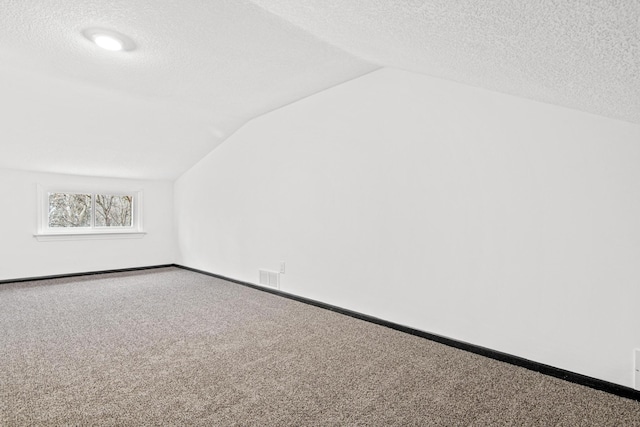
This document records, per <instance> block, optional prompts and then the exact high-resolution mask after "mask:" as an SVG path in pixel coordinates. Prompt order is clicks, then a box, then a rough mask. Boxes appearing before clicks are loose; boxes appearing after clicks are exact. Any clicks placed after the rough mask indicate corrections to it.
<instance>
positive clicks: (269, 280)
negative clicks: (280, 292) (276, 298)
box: [258, 270, 280, 289]
mask: <svg viewBox="0 0 640 427" xmlns="http://www.w3.org/2000/svg"><path fill="white" fill-rule="evenodd" d="M258 275H259V277H258V284H260V285H263V286H269V287H270V288H276V289H279V288H280V274H279V273H278V272H277V271H271V270H258Z"/></svg>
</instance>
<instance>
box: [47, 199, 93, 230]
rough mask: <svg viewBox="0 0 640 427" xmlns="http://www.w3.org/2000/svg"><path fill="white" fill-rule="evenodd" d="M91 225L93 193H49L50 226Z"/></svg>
mask: <svg viewBox="0 0 640 427" xmlns="http://www.w3.org/2000/svg"><path fill="white" fill-rule="evenodd" d="M89 226H91V194H69V193H49V227H89Z"/></svg>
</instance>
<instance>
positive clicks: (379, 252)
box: [174, 69, 640, 386]
mask: <svg viewBox="0 0 640 427" xmlns="http://www.w3.org/2000/svg"><path fill="white" fill-rule="evenodd" d="M639 164H640V127H638V126H637V125H634V124H630V123H626V122H622V121H616V120H612V119H607V118H603V117H599V116H595V115H590V114H586V113H582V112H578V111H573V110H569V109H565V108H561V107H556V106H553V105H548V104H542V103H537V102H533V101H528V100H525V99H520V98H515V97H510V96H507V95H502V94H498V93H492V92H489V91H484V90H481V89H476V88H472V87H468V86H463V85H459V84H456V83H452V82H447V81H442V80H438V79H433V78H429V77H426V76H422V75H417V74H412V73H408V72H403V71H398V70H391V69H383V70H380V71H377V72H374V73H372V74H369V75H367V76H364V77H362V78H360V79H357V80H354V81H352V82H349V83H346V84H344V85H341V86H338V87H336V88H333V89H331V90H328V91H325V92H322V93H320V94H317V95H314V96H312V97H310V98H307V99H304V100H302V101H299V102H298V103H296V104H293V105H290V106H288V107H286V108H283V109H280V110H278V111H275V112H273V113H270V114H268V115H266V116H263V117H261V118H259V119H256V120H254V121H252V122H250V123H249V124H248V125H246V126H245V127H243V128H242V129H240V130H239V131H238V132H237V133H236V134H235V135H233V136H232V137H231V138H230V139H229V140H228V141H227V142H225V143H224V144H223V145H222V146H220V147H219V148H218V149H216V150H215V151H213V152H212V153H211V154H210V155H209V156H207V157H206V158H204V159H203V160H202V161H201V162H199V163H198V164H197V165H196V166H194V167H193V168H192V169H190V170H189V171H188V172H187V173H185V174H184V175H183V176H182V177H181V178H179V179H178V180H177V181H176V183H175V187H174V197H175V205H174V206H175V221H176V229H177V238H178V258H177V259H178V262H179V263H181V264H184V265H187V266H190V267H194V268H199V269H203V270H207V271H211V272H215V273H218V274H222V275H225V276H229V277H232V278H236V279H240V280H245V281H249V282H254V283H255V282H257V270H258V268H270V269H277V268H278V265H279V264H278V263H279V262H280V261H286V274H284V275H282V277H281V289H282V290H284V291H286V292H290V293H294V294H297V295H302V296H305V297H309V298H313V299H316V300H320V301H324V302H327V303H330V304H335V305H338V306H341V307H344V308H348V309H351V310H355V311H359V312H362V313H366V314H369V315H373V316H376V317H380V318H383V319H386V320H389V321H393V322H397V323H400V324H404V325H408V326H411V327H414V328H417V329H421V330H425V331H428V332H432V333H436V334H441V335H444V336H447V337H451V338H455V339H458V340H462V341H467V342H470V343H473V344H476V345H481V346H486V347H489V348H492V349H495V350H499V351H503V352H506V353H510V354H513V355H517V356H521V357H525V358H528V359H531V360H534V361H538V362H541V363H546V364H549V365H552V366H556V367H559V368H563V369H568V370H571V371H574V372H578V373H581V374H585V375H589V376H593V377H596V378H600V379H603V380H607V381H611V382H614V383H618V384H622V385H626V386H632V380H633V360H632V355H633V349H634V348H636V347H638V346H640V314H639V313H638V312H637V311H636V310H635V307H637V303H636V302H637V301H638V300H640V286H638V283H639V282H640V263H639V262H638V259H640V222H639V221H638V218H640V198H639V197H638V194H640V168H638V165H639Z"/></svg>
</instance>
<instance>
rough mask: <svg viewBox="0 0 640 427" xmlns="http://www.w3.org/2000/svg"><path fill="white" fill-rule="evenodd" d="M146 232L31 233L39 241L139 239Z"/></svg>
mask: <svg viewBox="0 0 640 427" xmlns="http://www.w3.org/2000/svg"><path fill="white" fill-rule="evenodd" d="M145 234H147V233H146V232H144V231H109V232H97V233H96V232H91V233H36V234H34V235H33V237H35V238H36V239H37V240H38V241H39V242H52V241H58V240H107V239H141V238H143V237H144V235H145Z"/></svg>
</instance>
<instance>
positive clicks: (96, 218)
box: [48, 193, 133, 228]
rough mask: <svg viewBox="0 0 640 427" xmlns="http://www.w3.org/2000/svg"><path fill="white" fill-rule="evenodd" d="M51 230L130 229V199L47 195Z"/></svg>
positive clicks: (61, 194)
mask: <svg viewBox="0 0 640 427" xmlns="http://www.w3.org/2000/svg"><path fill="white" fill-rule="evenodd" d="M48 208H49V209H48V225H49V227H50V228H60V227H64V228H83V227H84V228H91V227H132V226H133V215H132V211H133V196H131V195H124V196H122V195H109V194H82V193H80V194H74V193H49V206H48Z"/></svg>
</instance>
